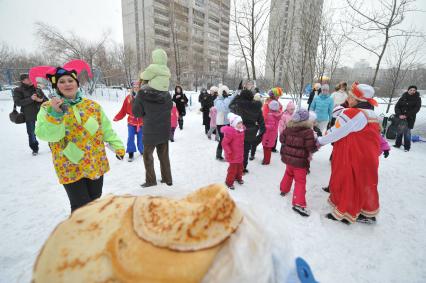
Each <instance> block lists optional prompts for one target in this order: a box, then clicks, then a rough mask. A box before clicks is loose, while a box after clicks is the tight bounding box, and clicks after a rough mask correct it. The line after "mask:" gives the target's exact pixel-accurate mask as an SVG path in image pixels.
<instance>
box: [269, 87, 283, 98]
mask: <svg viewBox="0 0 426 283" xmlns="http://www.w3.org/2000/svg"><path fill="white" fill-rule="evenodd" d="M268 95H269V96H270V97H271V98H273V97H275V98H278V97H281V96H282V95H283V89H282V88H280V87H274V88H272V89H271V90H269V92H268Z"/></svg>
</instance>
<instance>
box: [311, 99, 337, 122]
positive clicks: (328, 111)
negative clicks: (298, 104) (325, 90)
mask: <svg viewBox="0 0 426 283" xmlns="http://www.w3.org/2000/svg"><path fill="white" fill-rule="evenodd" d="M333 106H334V102H333V99H332V98H331V97H330V96H329V95H327V94H320V95H317V96H315V98H314V100H313V101H312V104H311V108H310V110H312V111H315V114H317V121H318V122H322V121H330V120H331V118H332V117H333V116H332V115H333Z"/></svg>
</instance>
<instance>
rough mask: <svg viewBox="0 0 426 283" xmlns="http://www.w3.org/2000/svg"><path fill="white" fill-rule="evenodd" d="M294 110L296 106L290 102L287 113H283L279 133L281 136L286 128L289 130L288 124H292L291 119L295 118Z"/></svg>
mask: <svg viewBox="0 0 426 283" xmlns="http://www.w3.org/2000/svg"><path fill="white" fill-rule="evenodd" d="M294 108H295V106H294V103H293V101H290V102H289V103H288V104H287V107H286V109H285V111H284V112H283V116H282V117H281V120H280V123H279V126H278V132H279V134H280V135H281V134H282V133H283V132H284V130H285V128H287V123H288V122H290V120H291V117H292V116H293V113H294Z"/></svg>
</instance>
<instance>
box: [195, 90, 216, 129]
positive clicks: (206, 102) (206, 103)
mask: <svg viewBox="0 0 426 283" xmlns="http://www.w3.org/2000/svg"><path fill="white" fill-rule="evenodd" d="M215 99H216V96H215V95H210V94H208V93H207V92H205V93H203V92H202V93H200V96H198V101H199V102H200V104H201V112H203V125H210V116H209V112H210V108H212V107H213V106H214V100H215Z"/></svg>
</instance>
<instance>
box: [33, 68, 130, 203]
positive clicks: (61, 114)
mask: <svg viewBox="0 0 426 283" xmlns="http://www.w3.org/2000/svg"><path fill="white" fill-rule="evenodd" d="M76 61H78V62H76ZM37 68H43V67H36V68H34V72H33V73H38V74H40V72H37V70H39V69H37ZM44 68H45V67H44ZM82 69H86V70H87V71H88V73H89V75H90V74H91V73H90V68H89V67H88V65H87V63H85V62H84V61H81V60H74V61H71V62H69V63H68V64H66V65H64V67H58V68H53V69H52V68H50V69H47V70H45V71H46V73H45V77H47V78H48V79H49V80H50V82H51V83H52V87H53V88H54V89H55V95H54V97H53V98H52V99H51V100H50V101H48V102H46V103H44V104H43V105H42V107H41V109H40V112H39V113H38V115H37V124H36V129H35V133H36V135H37V137H38V138H39V139H41V140H44V141H47V142H49V145H50V148H51V150H52V159H53V164H54V167H55V170H56V174H57V176H58V178H59V182H60V183H61V184H63V186H64V187H65V190H66V192H67V195H68V198H69V200H70V204H71V211H74V210H75V209H77V208H79V207H81V206H83V205H85V204H87V203H89V202H91V201H93V200H94V199H96V198H99V197H100V196H101V195H102V186H103V175H104V174H105V173H106V172H108V170H109V164H108V159H107V157H106V154H105V145H104V143H108V144H109V145H110V147H112V149H113V150H114V151H115V153H116V156H117V158H118V159H120V160H122V159H123V157H124V154H125V151H124V146H123V143H122V142H121V140H120V139H119V137H118V136H117V134H116V133H115V132H114V130H113V129H112V126H111V122H110V121H109V119H108V118H107V116H106V115H105V113H104V112H103V110H102V107H101V106H100V105H99V104H98V103H96V102H95V101H93V100H90V99H87V98H83V97H82V93H81V92H80V91H79V81H78V79H77V72H78V71H81V70H82ZM32 70H33V69H32ZM30 77H31V71H30ZM32 79H33V80H34V81H35V78H32ZM35 83H36V82H35Z"/></svg>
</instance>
